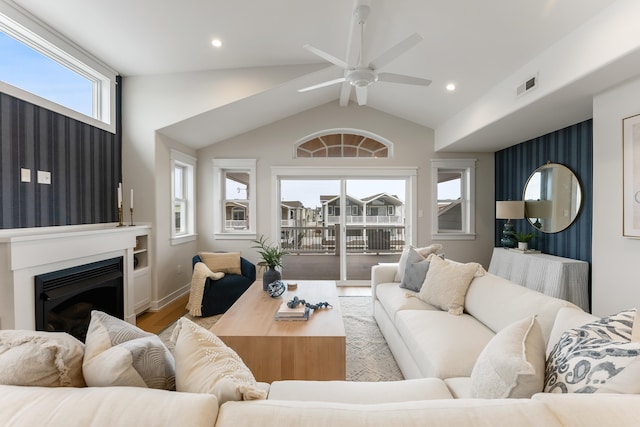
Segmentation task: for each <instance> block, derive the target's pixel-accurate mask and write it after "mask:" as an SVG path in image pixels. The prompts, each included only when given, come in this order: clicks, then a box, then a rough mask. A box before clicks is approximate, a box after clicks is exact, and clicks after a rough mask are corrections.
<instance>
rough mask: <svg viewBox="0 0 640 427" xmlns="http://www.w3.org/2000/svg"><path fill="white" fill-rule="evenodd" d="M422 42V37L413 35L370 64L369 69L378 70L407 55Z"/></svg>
mask: <svg viewBox="0 0 640 427" xmlns="http://www.w3.org/2000/svg"><path fill="white" fill-rule="evenodd" d="M420 41H422V36H421V35H420V34H418V33H413V34H411V35H410V36H409V37H407V38H406V39H404V40H402V41H401V42H400V43H398V44H396V45H395V46H392V47H391V48H389V49H387V50H386V51H385V52H383V53H382V54H381V55H380V56H378V57H377V58H376V59H374V60H373V61H371V62H370V63H369V68H371V69H373V70H377V69H379V68H380V67H383V66H385V65H387V64H388V63H389V62H391V61H393V60H394V59H396V58H397V57H398V56H400V55H402V54H403V53H405V52H406V51H407V50H409V49H411V48H412V47H414V46H415V45H417V44H418V43H420Z"/></svg>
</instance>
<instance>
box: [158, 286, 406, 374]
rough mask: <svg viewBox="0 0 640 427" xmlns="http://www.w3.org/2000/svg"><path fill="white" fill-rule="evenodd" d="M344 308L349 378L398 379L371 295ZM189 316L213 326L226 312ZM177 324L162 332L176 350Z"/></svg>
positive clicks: (344, 301) (346, 300)
mask: <svg viewBox="0 0 640 427" xmlns="http://www.w3.org/2000/svg"><path fill="white" fill-rule="evenodd" d="M340 308H341V309H342V318H343V322H344V329H345V332H346V336H347V338H346V342H347V349H346V351H347V380H349V381H397V380H402V379H404V377H403V376H402V372H400V368H399V367H398V364H397V363H396V361H395V359H394V358H393V355H392V354H391V350H389V346H388V345H387V342H386V341H385V339H384V337H383V336H382V333H381V332H380V329H379V328H378V324H377V323H376V321H375V319H374V318H373V316H372V314H371V310H372V309H371V297H340ZM185 317H187V318H189V319H190V320H193V321H194V322H196V323H197V324H199V325H200V326H202V327H204V328H207V329H209V328H210V327H212V326H213V325H214V324H215V323H216V322H217V321H218V319H220V317H222V315H217V316H211V317H192V316H190V315H189V314H186V315H185ZM174 327H175V325H170V326H169V327H168V328H166V329H165V330H164V331H162V332H160V334H158V335H159V336H160V339H162V341H163V342H164V343H165V344H166V345H167V347H169V349H171V350H172V349H173V344H172V343H171V342H170V337H171V332H172V331H173V328H174Z"/></svg>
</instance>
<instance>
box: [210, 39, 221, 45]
mask: <svg viewBox="0 0 640 427" xmlns="http://www.w3.org/2000/svg"><path fill="white" fill-rule="evenodd" d="M211 44H212V45H213V46H214V47H220V46H222V42H221V41H220V39H213V40H211Z"/></svg>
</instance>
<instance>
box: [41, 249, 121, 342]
mask: <svg viewBox="0 0 640 427" xmlns="http://www.w3.org/2000/svg"><path fill="white" fill-rule="evenodd" d="M123 289H124V274H123V258H122V257H117V258H111V259H107V260H103V261H97V262H92V263H90V264H84V265H80V266H77V267H71V268H66V269H64V270H58V271H54V272H51V273H46V274H40V275H38V276H35V291H36V292H35V306H36V330H38V331H49V332H67V333H69V334H71V335H73V336H74V337H76V338H78V339H79V340H80V341H82V342H84V341H85V338H86V336H87V330H88V329H89V322H90V321H91V311H92V310H100V311H103V312H105V313H107V314H110V315H112V316H114V317H117V318H119V319H124V296H123Z"/></svg>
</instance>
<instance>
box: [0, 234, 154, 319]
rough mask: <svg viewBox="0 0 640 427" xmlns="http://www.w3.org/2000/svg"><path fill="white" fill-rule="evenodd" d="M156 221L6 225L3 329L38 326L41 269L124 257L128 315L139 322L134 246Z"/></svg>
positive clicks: (0, 264)
mask: <svg viewBox="0 0 640 427" xmlns="http://www.w3.org/2000/svg"><path fill="white" fill-rule="evenodd" d="M150 228H151V226H150V225H137V226H132V227H127V226H125V227H118V226H117V224H115V223H109V224H90V225H74V226H60V227H43V228H25V229H10V230H0V329H28V330H34V329H35V290H34V288H35V285H34V280H35V279H34V278H35V276H37V275H39V274H44V273H50V272H53V271H58V270H62V269H65V268H70V267H76V266H79V265H83V264H88V263H91V262H95V261H100V260H104V259H109V258H114V257H120V256H121V257H123V258H124V264H123V268H124V272H123V273H124V292H123V293H124V317H125V320H126V321H128V322H130V323H133V324H135V312H134V307H133V301H134V296H133V291H134V286H133V277H134V276H133V248H134V247H135V246H136V235H138V234H140V233H141V230H143V229H146V230H149V229H150Z"/></svg>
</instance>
